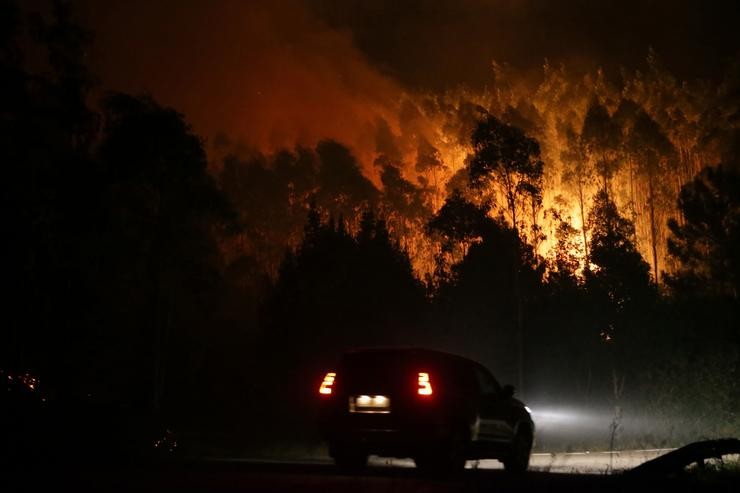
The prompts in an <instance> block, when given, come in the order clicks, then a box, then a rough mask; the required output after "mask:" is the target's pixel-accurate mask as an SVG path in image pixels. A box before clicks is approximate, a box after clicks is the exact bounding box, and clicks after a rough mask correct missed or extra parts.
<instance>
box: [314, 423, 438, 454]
mask: <svg viewBox="0 0 740 493" xmlns="http://www.w3.org/2000/svg"><path fill="white" fill-rule="evenodd" d="M322 428H323V429H322V434H323V436H324V438H325V439H326V441H327V442H328V443H329V453H330V455H332V456H333V455H334V451H335V450H336V449H343V450H346V449H352V450H360V451H363V452H365V453H367V454H377V455H382V456H387V457H412V456H414V455H416V454H417V453H419V452H420V451H424V450H426V449H428V448H429V447H433V446H435V445H437V444H439V443H441V442H443V441H444V440H445V439H446V438H447V437H448V436H449V434H450V427H449V426H447V425H445V424H444V423H441V422H427V423H424V424H418V425H412V426H400V427H372V428H368V427H361V426H352V425H350V424H347V423H344V424H339V425H336V424H335V425H334V426H325V427H322Z"/></svg>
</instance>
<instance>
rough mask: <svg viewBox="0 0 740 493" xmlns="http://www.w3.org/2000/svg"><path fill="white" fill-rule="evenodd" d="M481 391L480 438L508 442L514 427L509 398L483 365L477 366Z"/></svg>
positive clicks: (476, 372) (476, 370)
mask: <svg viewBox="0 0 740 493" xmlns="http://www.w3.org/2000/svg"><path fill="white" fill-rule="evenodd" d="M475 377H476V380H477V382H478V389H479V392H480V409H479V415H480V428H479V433H480V438H482V439H484V440H489V441H493V442H508V441H510V440H511V438H512V436H513V434H514V429H513V425H512V424H511V423H510V419H509V415H510V409H509V407H510V406H509V400H510V399H509V398H507V397H506V396H505V395H504V394H503V391H502V389H501V386H500V385H499V384H498V382H497V381H496V379H495V378H493V376H492V375H491V374H490V373H489V372H488V371H487V370H486V369H485V368H483V367H482V366H476V367H475Z"/></svg>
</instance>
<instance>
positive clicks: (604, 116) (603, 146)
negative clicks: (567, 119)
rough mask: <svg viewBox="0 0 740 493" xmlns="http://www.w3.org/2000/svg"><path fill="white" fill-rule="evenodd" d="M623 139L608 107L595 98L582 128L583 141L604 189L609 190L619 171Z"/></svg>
mask: <svg viewBox="0 0 740 493" xmlns="http://www.w3.org/2000/svg"><path fill="white" fill-rule="evenodd" d="M620 141H621V130H620V128H619V127H618V126H617V125H616V124H615V123H614V121H612V118H611V117H610V116H609V112H608V111H607V109H606V108H605V107H604V106H602V105H601V104H600V103H599V102H598V100H596V99H594V100H593V101H591V104H590V105H589V107H588V110H587V111H586V118H585V119H584V120H583V128H582V129H581V142H582V145H583V147H584V149H585V150H586V152H587V153H588V154H589V155H590V156H591V159H592V160H593V162H594V169H596V172H597V174H598V175H599V176H600V177H601V182H602V185H601V188H602V190H605V191H607V193H608V190H609V180H611V178H612V176H614V174H615V173H616V172H617V169H618V167H619V160H618V158H617V151H618V150H619V145H620Z"/></svg>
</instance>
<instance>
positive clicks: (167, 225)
mask: <svg viewBox="0 0 740 493" xmlns="http://www.w3.org/2000/svg"><path fill="white" fill-rule="evenodd" d="M102 106H103V116H104V120H105V126H104V129H103V137H102V142H101V144H100V146H99V151H98V155H99V159H100V162H101V165H102V168H103V169H102V171H103V174H104V183H103V187H104V194H105V197H106V204H105V205H106V208H107V211H106V212H107V214H108V217H107V218H106V227H107V231H105V234H104V236H103V238H102V240H101V241H102V242H103V244H102V245H103V246H104V249H105V250H104V253H103V254H102V255H101V256H102V259H101V261H102V262H105V263H107V269H108V270H107V271H106V272H105V275H106V277H107V279H106V282H105V286H106V288H105V291H104V292H105V294H107V295H108V296H109V298H108V301H109V303H110V305H109V306H108V309H109V310H110V315H109V316H113V317H121V319H122V320H128V321H129V323H130V324H131V325H129V326H128V327H131V326H134V327H138V330H139V331H140V337H143V340H141V339H140V340H138V341H136V342H135V347H136V346H138V345H140V344H144V346H143V347H147V346H149V347H152V348H153V350H152V351H151V352H150V351H144V354H147V353H150V354H151V355H152V361H151V362H152V365H153V366H152V368H153V372H154V376H153V379H152V380H153V381H152V384H153V391H154V393H153V407H154V409H155V410H157V411H158V410H159V409H160V406H161V402H162V401H161V400H162V397H163V392H164V390H165V388H164V384H165V375H166V372H167V371H168V368H169V367H170V366H171V365H176V363H177V361H173V358H174V357H175V356H177V355H178V353H177V352H173V351H172V347H173V346H178V347H179V348H180V349H182V346H181V345H182V344H183V340H184V339H185V340H187V339H188V338H189V337H194V338H195V339H196V340H197V339H198V338H199V337H203V335H204V334H203V332H202V329H198V331H196V333H194V334H193V333H192V332H191V334H189V337H188V334H187V329H190V330H192V329H193V325H192V324H193V322H194V321H195V320H201V322H203V321H204V318H203V317H204V316H205V315H206V314H207V308H206V307H207V306H208V305H209V303H211V301H209V296H211V295H212V293H214V292H215V290H216V287H217V286H218V284H219V279H220V275H221V274H220V272H221V268H222V267H221V262H220V254H219V251H218V248H217V246H216V243H215V238H216V237H215V234H217V233H219V232H226V231H227V229H228V228H230V227H231V226H232V225H233V223H234V222H233V221H234V217H233V213H232V210H231V208H230V206H229V204H228V202H227V201H226V200H225V198H224V197H223V195H222V194H221V192H220V191H219V190H218V188H217V187H216V183H215V181H214V180H213V179H212V178H211V176H210V175H209V174H208V170H207V161H206V156H205V152H204V150H203V145H202V142H201V140H200V138H199V137H198V136H197V135H195V134H194V133H193V132H192V130H191V129H190V127H189V126H188V124H187V123H186V122H185V121H184V119H183V117H182V115H180V114H178V113H177V112H175V111H174V110H172V109H168V108H163V107H161V106H159V105H158V104H157V103H156V102H154V101H153V100H152V99H150V98H148V97H139V98H136V97H132V96H127V95H124V94H112V95H110V96H108V97H107V98H106V99H105V100H104V101H103V104H102ZM123 300H128V302H125V303H121V301H123ZM119 323H120V322H119ZM119 327H120V326H119ZM128 327H120V329H121V330H125V329H126V328H128ZM196 328H197V327H196ZM129 330H130V329H129ZM122 335H123V337H131V336H130V335H126V334H122ZM135 339H136V338H134V340H135ZM147 339H148V340H149V341H150V343H149V344H148V345H147V344H146V341H147ZM140 347H141V346H139V348H140ZM139 351H140V349H139ZM108 356H109V357H113V355H111V354H109V355H108ZM122 356H128V357H130V358H132V360H128V361H124V362H122V363H123V364H122V366H123V368H126V367H127V366H129V367H131V366H133V368H135V369H137V370H138V371H139V372H141V373H139V374H140V375H142V378H146V373H147V372H146V371H143V372H142V370H141V368H140V364H141V353H139V352H136V353H135V354H123V355H122ZM144 361H146V359H144ZM181 369H182V368H181ZM185 369H188V367H187V366H185ZM191 370H192V369H191ZM173 374H176V373H174V372H173ZM147 380H149V379H148V378H147ZM140 383H143V382H140Z"/></svg>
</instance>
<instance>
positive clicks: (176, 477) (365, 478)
mask: <svg viewBox="0 0 740 493" xmlns="http://www.w3.org/2000/svg"><path fill="white" fill-rule="evenodd" d="M658 453H660V451H654V452H651V451H640V452H632V453H629V454H624V453H621V454H620V459H619V460H639V458H638V457H639V456H641V455H642V454H658ZM603 455H608V454H600V455H594V456H593V457H590V456H591V454H558V455H556V456H555V457H554V458H553V457H552V456H550V458H548V457H547V456H546V455H543V454H540V455H537V456H535V457H534V458H533V462H534V464H535V465H534V470H532V471H529V472H527V473H526V474H521V475H512V474H509V473H506V472H505V471H503V470H500V469H498V468H497V467H498V466H497V463H495V461H481V462H480V463H478V464H475V463H468V469H466V470H465V471H464V472H463V473H462V474H459V475H457V476H455V477H429V476H422V475H420V474H419V473H418V471H417V470H416V469H415V468H413V467H411V464H410V462H409V461H407V462H404V461H393V462H389V461H383V460H379V459H376V460H373V461H372V462H371V464H370V467H368V468H367V470H365V471H363V472H362V473H361V474H356V475H352V474H346V473H343V472H341V471H338V470H337V469H336V468H335V467H334V466H333V465H331V464H330V463H328V462H327V461H314V462H305V463H299V462H278V461H273V462H270V461H255V460H212V461H199V462H187V463H184V462H183V463H174V464H168V465H158V466H156V467H154V466H150V467H148V468H116V467H110V468H107V470H105V468H104V469H101V468H100V467H97V468H94V469H91V470H88V468H85V467H84V466H83V465H81V466H80V468H79V469H78V470H77V471H73V470H71V469H70V468H65V469H62V470H56V471H43V470H40V469H38V468H34V469H32V470H30V471H13V473H12V474H2V475H0V478H2V479H0V491H3V492H5V491H7V492H11V493H12V492H15V491H43V492H44V493H47V492H53V491H96V492H97V491H102V492H108V491H111V492H134V491H135V492H149V491H151V492H213V493H218V492H252V491H257V492H267V493H272V492H275V493H277V492H285V493H291V492H300V493H312V492H315V493H339V492H342V493H344V492H348V493H450V492H452V493H463V492H464V493H467V492H471V493H473V492H475V493H478V492H488V491H491V492H529V491H568V492H571V491H572V492H579V491H598V492H600V493H603V492H607V493H608V492H629V493H635V492H636V491H650V493H656V492H662V491H670V492H671V493H675V492H684V491H697V490H701V491H721V492H725V491H726V492H733V493H736V491H737V484H727V483H720V484H711V485H706V484H704V483H697V482H696V481H695V480H691V478H689V479H688V480H687V479H686V478H648V479H644V478H642V479H635V478H629V477H625V476H623V475H621V474H618V473H617V474H613V475H608V474H583V473H580V474H575V473H573V472H571V471H568V468H569V467H572V466H576V467H574V469H573V470H575V469H577V467H580V464H590V465H591V467H595V468H596V469H598V467H600V466H593V465H594V464H603V463H604V460H605V457H603ZM585 456H588V457H585ZM614 459H616V457H615V458H614ZM538 464H542V465H538ZM476 466H477V467H476ZM547 468H549V470H546V469H547ZM554 469H557V470H560V471H563V472H558V473H556V472H552V471H553V470H554ZM9 478H12V479H9ZM4 480H5V481H6V483H3V482H2V481H4Z"/></svg>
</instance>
